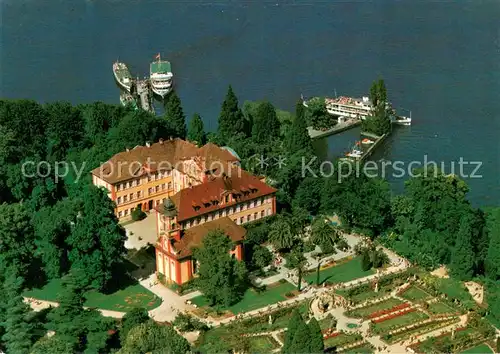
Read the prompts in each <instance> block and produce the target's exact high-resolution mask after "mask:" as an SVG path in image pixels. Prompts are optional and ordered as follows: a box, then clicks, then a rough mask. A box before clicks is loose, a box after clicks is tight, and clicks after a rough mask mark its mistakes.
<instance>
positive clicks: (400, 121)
mask: <svg viewBox="0 0 500 354" xmlns="http://www.w3.org/2000/svg"><path fill="white" fill-rule="evenodd" d="M394 123H395V124H400V125H411V116H410V117H403V116H398V117H396V119H395V120H394Z"/></svg>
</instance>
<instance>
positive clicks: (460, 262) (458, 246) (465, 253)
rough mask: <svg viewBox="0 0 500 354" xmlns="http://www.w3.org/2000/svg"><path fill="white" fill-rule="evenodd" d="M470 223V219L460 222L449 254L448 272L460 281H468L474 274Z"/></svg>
mask: <svg viewBox="0 0 500 354" xmlns="http://www.w3.org/2000/svg"><path fill="white" fill-rule="evenodd" d="M471 226H472V223H471V219H470V218H464V219H462V220H461V221H460V228H459V230H458V234H457V241H456V243H455V247H454V251H453V253H452V254H451V264H450V271H451V273H452V274H453V275H454V276H456V277H457V278H458V279H461V280H470V279H471V278H472V276H473V274H474V250H473V249H472V239H471V237H472V229H471Z"/></svg>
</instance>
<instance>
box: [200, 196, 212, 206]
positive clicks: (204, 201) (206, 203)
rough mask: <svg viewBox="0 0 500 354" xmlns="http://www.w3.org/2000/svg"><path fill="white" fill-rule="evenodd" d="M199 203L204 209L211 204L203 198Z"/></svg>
mask: <svg viewBox="0 0 500 354" xmlns="http://www.w3.org/2000/svg"><path fill="white" fill-rule="evenodd" d="M201 202H202V203H203V206H204V207H205V208H208V207H209V206H210V205H211V203H210V202H209V201H208V200H206V199H205V198H203V199H202V200H201Z"/></svg>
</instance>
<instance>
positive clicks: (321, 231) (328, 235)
mask: <svg viewBox="0 0 500 354" xmlns="http://www.w3.org/2000/svg"><path fill="white" fill-rule="evenodd" d="M339 236H340V235H339V233H338V231H337V229H335V228H334V227H333V226H332V225H331V224H330V223H329V222H326V220H325V218H324V217H318V218H316V220H314V222H313V224H312V225H311V241H312V242H313V243H314V244H315V245H319V246H320V247H321V251H323V252H334V251H335V244H336V243H337V241H338V239H339Z"/></svg>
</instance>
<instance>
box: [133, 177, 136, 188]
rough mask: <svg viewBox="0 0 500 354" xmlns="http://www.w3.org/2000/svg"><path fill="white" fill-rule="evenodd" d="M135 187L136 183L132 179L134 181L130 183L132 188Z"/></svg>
mask: <svg viewBox="0 0 500 354" xmlns="http://www.w3.org/2000/svg"><path fill="white" fill-rule="evenodd" d="M135 185H136V181H135V179H134V180H133V181H132V187H135Z"/></svg>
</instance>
